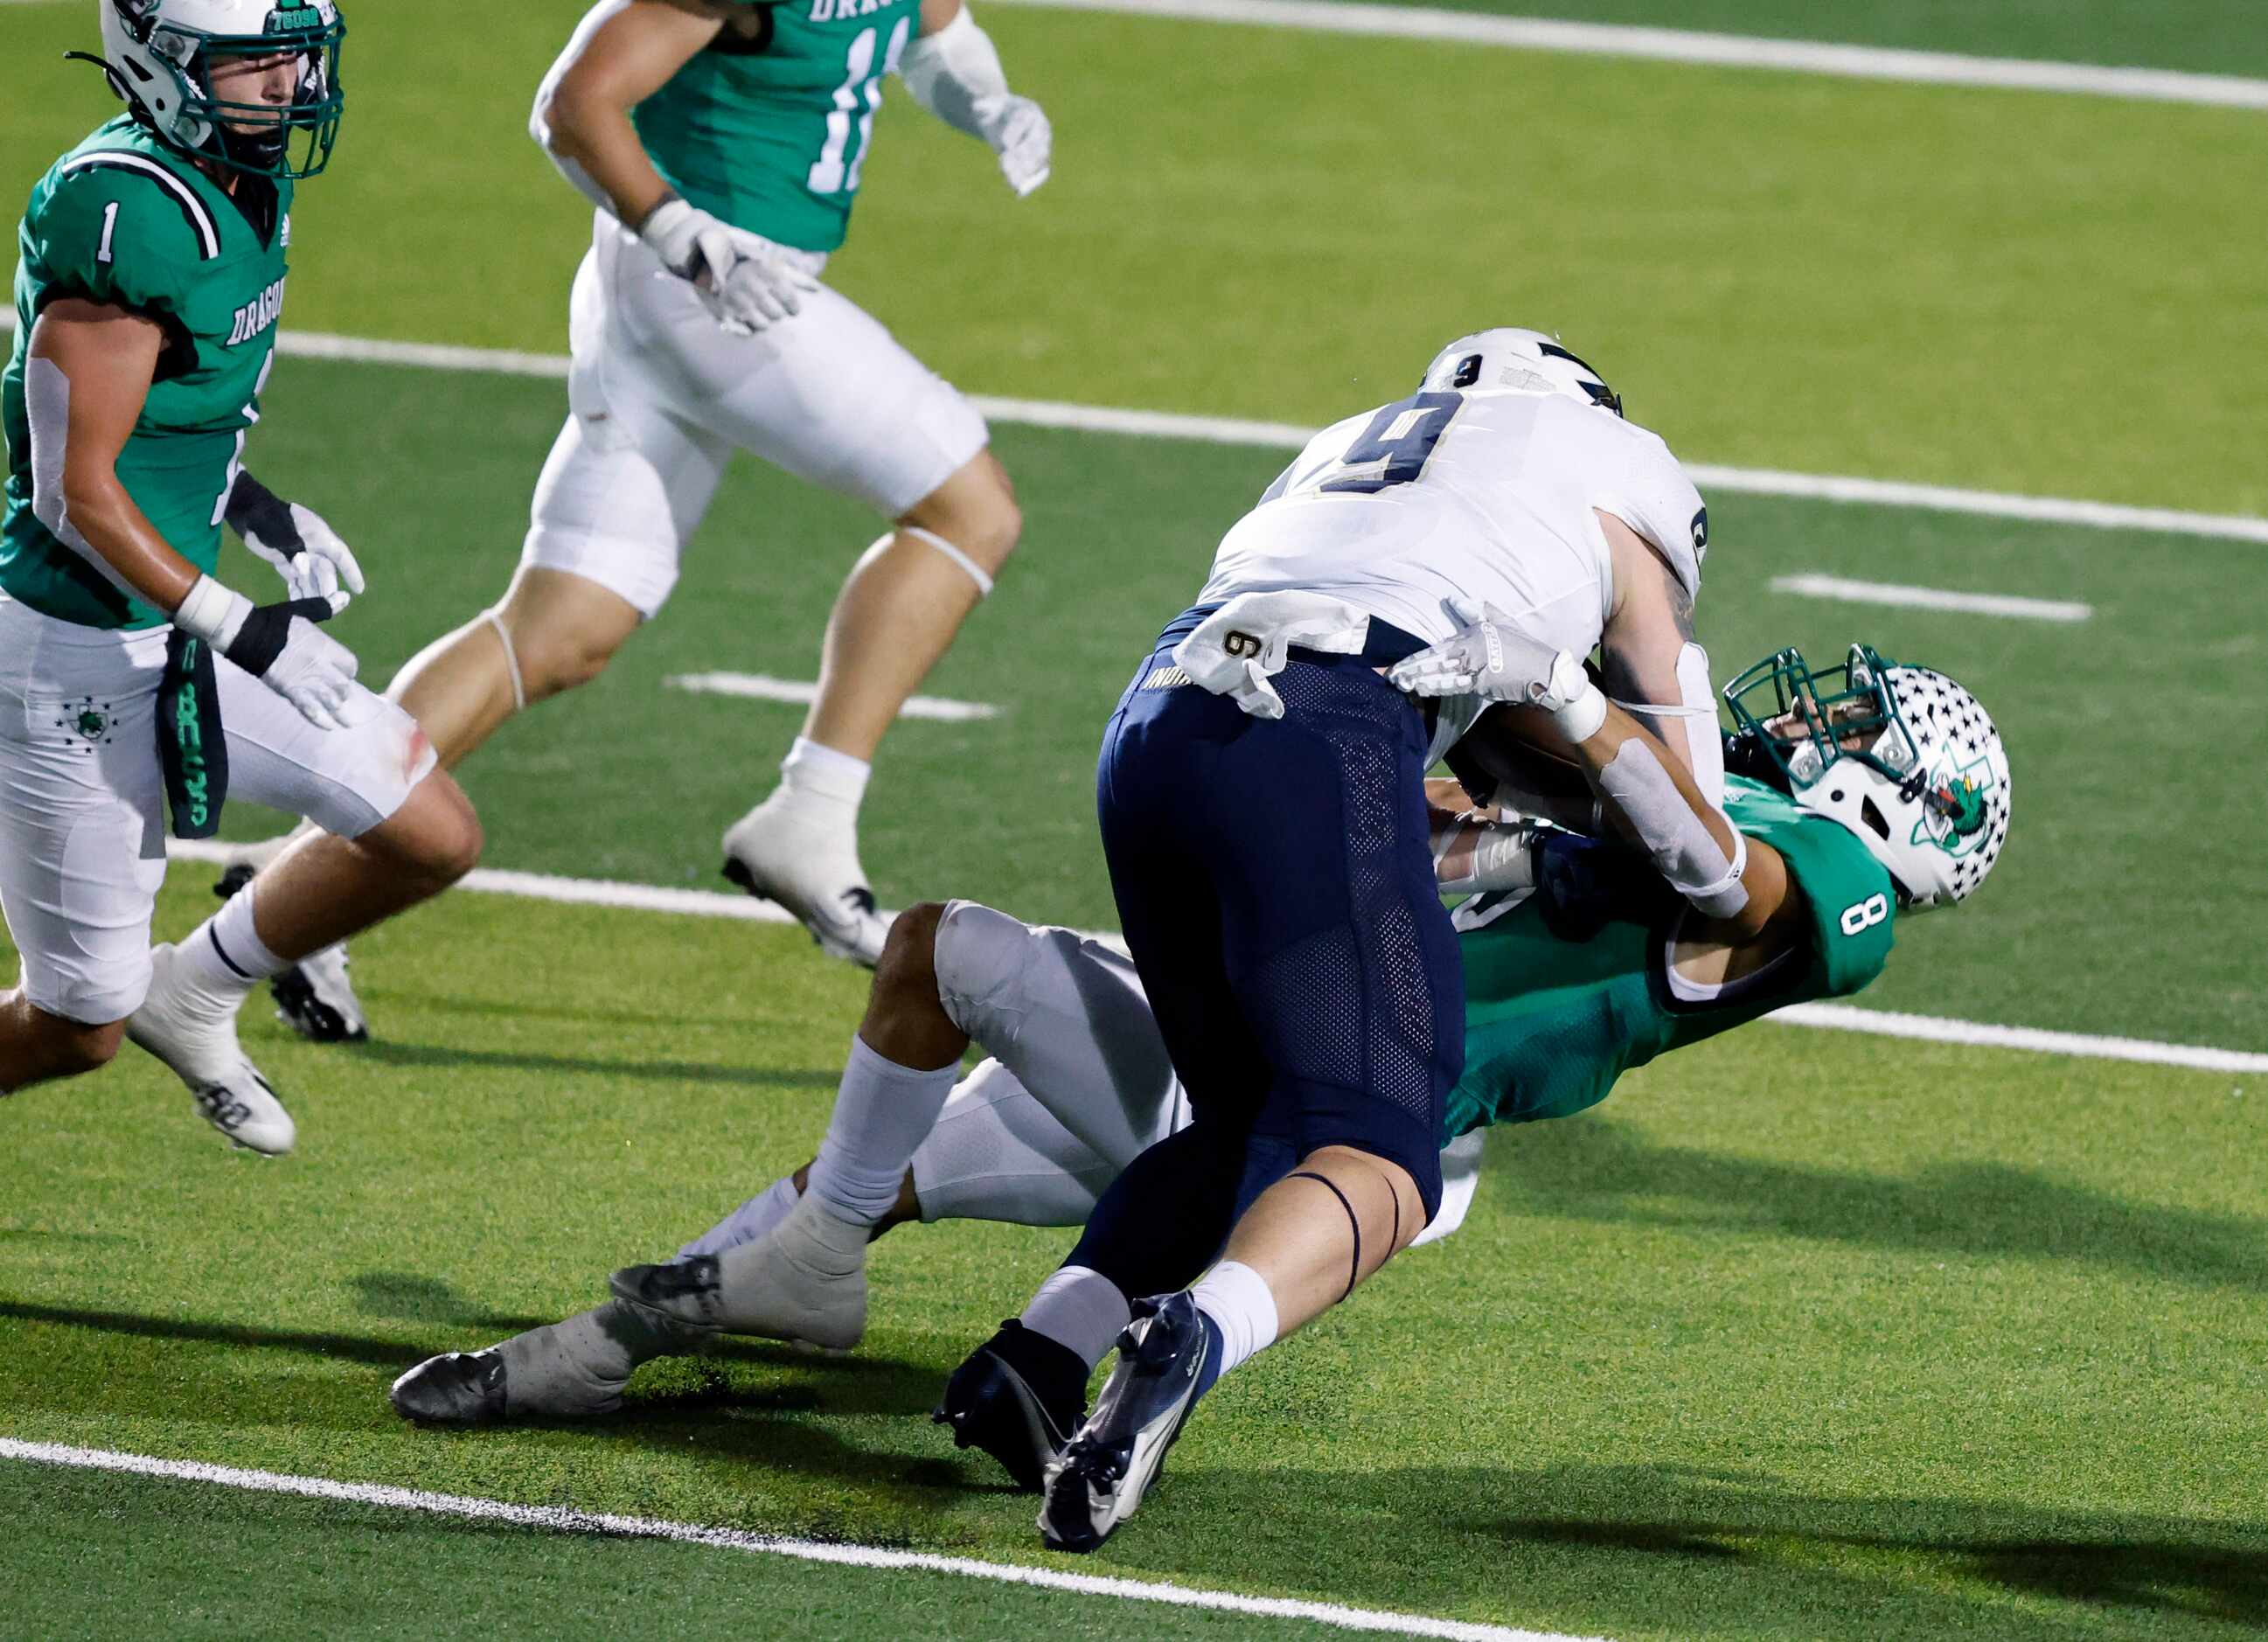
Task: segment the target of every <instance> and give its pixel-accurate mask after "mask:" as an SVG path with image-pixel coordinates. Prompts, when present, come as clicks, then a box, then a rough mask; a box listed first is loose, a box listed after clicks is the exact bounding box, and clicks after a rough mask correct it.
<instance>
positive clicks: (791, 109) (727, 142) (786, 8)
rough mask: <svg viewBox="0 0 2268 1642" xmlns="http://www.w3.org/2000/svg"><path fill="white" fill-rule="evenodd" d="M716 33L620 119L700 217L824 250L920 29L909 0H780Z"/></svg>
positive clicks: (841, 225) (842, 226) (836, 236)
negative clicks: (890, 79) (885, 87)
mask: <svg viewBox="0 0 2268 1642" xmlns="http://www.w3.org/2000/svg"><path fill="white" fill-rule="evenodd" d="M757 10H758V11H759V12H760V15H761V18H762V25H761V27H760V28H759V30H758V32H757V33H755V34H754V35H752V36H743V35H740V34H739V33H735V32H734V31H733V29H732V28H730V27H727V28H725V30H724V31H723V32H722V33H719V34H718V36H717V39H716V40H715V41H714V42H713V43H712V44H711V46H710V47H709V48H708V49H707V50H705V51H703V52H701V53H699V54H697V55H696V56H695V57H694V58H693V60H692V61H691V62H689V63H687V64H686V65H685V66H684V67H683V68H681V69H680V70H678V71H677V72H676V74H675V75H674V76H673V77H671V79H670V81H669V83H668V84H667V85H664V86H663V87H662V88H661V89H660V90H659V91H658V92H655V93H654V94H653V95H652V96H651V97H649V98H647V99H645V100H644V102H642V103H640V104H639V105H638V106H637V107H636V108H635V109H633V110H632V111H631V113H630V120H631V122H632V123H633V124H634V125H636V126H637V134H638V139H639V141H641V142H642V143H644V144H645V151H646V153H647V155H648V157H649V158H652V161H653V163H654V166H655V168H656V169H657V170H659V172H660V173H661V174H662V176H663V177H664V178H665V179H666V180H667V181H668V183H669V186H670V187H671V188H675V189H676V190H677V191H678V192H679V193H680V194H681V195H684V196H685V197H686V198H687V199H688V200H689V201H690V202H693V203H694V204H696V205H697V206H699V207H700V208H701V209H702V210H704V211H707V212H709V213H710V214H711V215H712V216H714V217H718V218H719V219H721V220H723V221H725V222H728V223H730V224H732V225H733V226H734V227H735V228H744V229H746V230H747V232H750V233H758V234H762V235H763V236H764V238H765V239H772V240H777V242H778V243H780V244H781V245H784V246H792V247H795V248H796V249H798V250H800V251H832V250H834V249H835V248H836V247H837V246H839V245H841V244H842V243H843V235H844V234H845V233H847V232H849V231H850V225H851V199H852V197H853V196H854V195H857V193H858V173H859V171H860V170H861V169H862V168H863V167H864V166H865V163H866V150H867V147H868V144H870V143H871V142H872V140H873V135H874V114H875V111H876V110H877V109H879V108H880V107H881V106H882V76H883V75H885V74H887V73H888V72H889V71H890V70H892V69H893V68H895V67H896V66H897V61H898V55H899V54H900V53H901V52H902V51H904V50H905V48H906V45H907V42H909V40H912V39H913V38H914V36H915V35H916V34H917V33H920V32H921V6H920V4H919V0H785V4H778V5H762V6H760V7H759V8H757Z"/></svg>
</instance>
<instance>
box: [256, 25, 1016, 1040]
mask: <svg viewBox="0 0 2268 1642" xmlns="http://www.w3.org/2000/svg"><path fill="white" fill-rule="evenodd" d="M893 71H895V73H896V74H897V75H898V77H899V78H900V79H901V80H902V81H903V82H904V84H905V87H906V90H907V92H909V94H910V95H911V96H912V98H913V99H914V100H915V101H916V102H917V103H919V104H921V105H922V106H923V107H925V108H927V109H928V110H929V111H930V112H931V113H932V114H935V115H936V116H937V117H938V118H939V119H940V120H943V121H945V122H946V124H948V125H951V126H953V127H954V128H955V129H959V130H961V131H964V132H966V133H968V135H970V136H975V137H977V138H979V139H980V140H982V141H983V142H984V143H986V144H989V145H990V147H991V148H992V149H993V150H994V151H996V152H997V153H998V156H999V162H1000V168H1001V171H1002V173H1004V175H1005V178H1006V180H1007V181H1008V183H1009V185H1010V186H1011V187H1013V188H1014V189H1015V190H1016V192H1017V193H1018V194H1019V195H1027V194H1029V193H1030V192H1032V190H1034V189H1035V188H1038V187H1039V186H1040V185H1041V184H1042V182H1044V181H1046V180H1047V177H1048V170H1049V149H1050V145H1051V140H1052V139H1051V136H1050V133H1049V126H1048V121H1047V118H1046V116H1045V115H1044V114H1042V112H1041V110H1040V107H1039V106H1038V105H1037V104H1036V103H1034V102H1033V101H1031V100H1030V99H1027V98H1022V97H1018V96H1015V95H1013V93H1011V92H1010V91H1009V90H1008V85H1007V81H1006V79H1005V77H1004V75H1003V73H1002V70H1001V67H1000V59H999V55H998V53H997V52H996V51H995V50H994V49H993V47H992V43H991V40H990V38H989V37H988V36H987V35H986V34H985V33H984V31H983V29H982V28H980V27H979V26H977V24H976V18H974V17H973V16H972V15H971V14H970V12H969V11H968V8H967V7H966V6H965V5H963V4H961V0H788V3H787V4H764V3H761V0H601V4H599V5H596V6H594V7H593V8H592V10H591V11H589V12H588V13H587V14H586V15H585V17H584V18H583V20H582V23H581V25H580V26H578V28H577V29H576V31H575V33H574V36H573V38H572V39H571V40H569V41H568V44H567V47H566V49H565V50H564V51H563V52H562V53H561V54H560V56H559V59H558V61H557V62H556V63H554V64H553V65H552V68H551V71H550V73H549V75H548V76H547V77H546V78H545V79H544V82H543V85H542V88H541V90H540V91H539V92H537V94H536V100H535V111H534V120H533V123H532V129H533V131H534V136H535V137H536V140H537V141H538V142H540V143H541V144H543V146H544V148H545V150H546V151H547V152H549V155H550V156H551V158H552V161H553V163H554V164H555V165H556V166H558V168H559V170H560V172H561V173H563V175H564V176H565V177H566V179H567V180H568V181H570V182H571V183H572V184H574V186H575V187H576V188H578V189H580V190H581V191H582V192H583V193H584V194H585V195H588V196H589V197H590V199H591V202H592V203H593V205H595V206H596V207H597V211H596V214H595V217H594V219H593V234H592V247H591V250H590V253H589V254H587V255H586V256H585V258H584V259H583V265H582V268H581V269H580V270H579V271H578V273H577V275H576V276H575V289H574V298H573V302H572V307H571V323H570V333H571V342H572V346H573V353H574V363H573V367H572V371H571V376H570V378H569V382H568V402H569V406H570V411H571V414H570V415H569V416H568V419H567V422H566V425H565V426H564V427H563V428H562V429H561V431H560V434H559V438H558V441H557V442H556V444H555V445H553V446H552V450H551V455H550V458H549V460H548V461H547V462H546V463H545V464H544V468H543V474H542V476H541V478H540V479H539V480H538V481H537V482H536V489H535V498H534V506H533V510H532V512H533V519H532V521H531V523H530V526H529V528H528V533H527V542H526V545H525V547H524V549H523V551H522V554H521V559H520V565H519V571H518V572H517V573H516V574H515V575H514V576H513V578H512V585H511V586H510V587H509V588H507V589H506V590H505V593H504V598H503V599H502V600H501V601H500V602H498V603H497V605H496V606H495V607H492V608H490V609H488V610H485V611H482V613H481V614H480V615H477V616H475V618H474V619H473V620H472V621H471V622H468V623H467V624H466V625H464V626H463V627H460V628H459V629H457V630H455V631H454V632H453V633H450V634H447V635H446V636H445V637H442V638H440V639H438V640H437V641H435V642H434V643H433V644H431V645H429V646H428V647H427V648H426V649H425V650H424V651H423V652H421V653H419V654H418V655H417V656H416V657H415V658H413V659H411V660H410V661H409V664H408V665H407V666H404V667H403V668H402V669H401V672H400V674H397V675H396V676H395V678H394V682H393V685H392V686H391V687H390V688H389V689H388V692H387V693H388V695H389V696H392V697H393V698H394V700H396V701H398V702H400V703H401V705H402V706H403V707H404V708H406V709H407V710H408V711H409V713H410V715H411V716H412V717H413V718H416V720H417V722H418V723H419V724H420V725H423V727H424V729H425V732H426V733H427V734H428V735H430V736H431V738H432V740H433V743H434V746H435V747H437V748H438V750H439V753H440V756H441V762H442V763H443V764H444V765H445V766H448V767H452V768H453V767H454V766H455V764H456V763H457V762H458V761H459V760H460V759H462V758H464V757H465V756H466V755H468V754H469V753H471V752H472V751H473V749H474V748H475V747H479V746H480V745H481V743H482V742H483V741H485V740H487V739H488V738H489V736H490V735H491V734H492V733H495V731H496V730H497V726H498V725H502V724H503V723H504V720H505V719H507V718H511V717H512V715H513V714H514V713H516V712H518V711H520V710H521V709H523V708H525V707H527V705H528V704H529V703H532V702H537V701H541V700H542V699H543V698H544V697H546V696H555V695H557V694H558V693H559V692H560V691H562V690H565V689H570V688H573V687H574V686H576V685H578V684H582V683H585V682H586V681H589V680H591V679H593V678H594V677H596V676H597V675H598V674H599V672H600V669H602V668H603V667H604V666H606V665H607V663H608V660H609V659H611V658H612V657H613V656H614V654H615V652H616V651H617V650H618V649H620V648H621V647H622V644H623V642H624V641H625V640H627V639H628V638H629V637H630V634H631V633H633V632H634V631H636V630H637V628H638V626H639V624H640V623H642V622H644V621H646V620H647V619H648V618H650V617H652V615H655V614H656V613H657V612H658V611H659V610H660V608H661V607H662V604H663V603H664V601H665V600H667V598H668V597H669V593H670V589H671V587H672V586H673V585H674V584H675V583H676V580H677V574H678V564H679V560H680V558H681V556H682V555H683V553H684V551H685V548H686V544H687V542H688V541H689V540H690V539H691V537H692V535H693V533H694V532H695V531H696V529H697V528H698V527H699V526H700V524H701V521H702V519H703V515H704V514H705V513H706V512H708V509H709V504H710V499H711V497H712V496H714V494H715V492H716V489H717V484H718V480H719V479H720V478H721V477H722V476H723V474H724V471H725V464H726V462H727V460H729V459H730V458H731V456H732V454H733V452H734V451H735V450H746V451H750V452H753V453H755V454H756V455H757V456H760V457H762V459H763V460H766V461H768V462H770V463H771V464H773V465H774V466H775V467H777V468H784V469H785V470H786V471H787V472H789V473H791V474H793V475H796V476H798V477H799V478H802V479H806V480H808V481H810V482H812V483H814V484H820V485H824V486H825V487H827V488H828V490H834V491H836V492H837V493H838V494H840V495H843V496H846V497H852V498H854V499H857V500H859V501H863V502H865V503H866V504H868V505H870V506H872V507H873V509H874V510H875V511H876V512H878V513H880V515H881V516H882V517H883V518H885V519H889V520H890V521H892V527H891V529H890V530H889V531H888V532H887V534H884V535H883V536H881V537H880V539H879V540H877V541H875V542H874V543H873V546H871V547H870V548H868V549H866V551H865V554H864V555H863V556H861V557H860V558H859V560H858V563H857V564H856V565H855V566H854V567H853V568H852V570H851V575H850V578H849V579H848V580H847V581H845V582H844V584H843V590H842V592H841V593H840V594H839V595H838V596H837V597H836V602H835V608H834V612H833V614H832V615H830V616H829V618H828V625H827V632H826V637H825V638H824V640H823V641H822V644H821V653H820V664H819V693H818V696H817V697H816V699H814V702H813V703H812V707H811V711H810V713H809V714H808V716H807V717H806V719H805V721H804V725H803V733H801V734H800V735H799V736H798V737H797V739H796V740H795V743H794V746H793V747H792V748H791V749H790V751H789V753H788V755H787V758H786V760H785V762H784V763H783V764H782V765H781V767H780V777H781V779H780V784H779V786H778V788H777V790H776V791H775V792H773V793H772V794H771V796H770V798H769V799H766V800H765V801H764V802H763V803H762V804H760V805H758V806H756V807H755V809H753V810H751V811H750V812H749V813H748V814H747V815H745V816H743V817H742V818H741V819H740V821H738V822H736V823H735V824H734V825H733V827H732V828H731V829H730V830H729V831H727V832H726V833H725V841H724V848H725V873H726V875H727V876H728V877H730V878H731V879H732V880H733V881H734V882H736V883H739V884H740V885H741V886H742V887H745V888H746V889H747V890H748V891H749V893H751V894H753V895H762V896H765V897H768V898H770V899H771V900H774V901H777V902H779V903H780V904H782V905H783V906H784V907H786V908H787V909H789V910H790V911H792V912H793V913H794V914H795V915H796V917H799V918H800V919H801V920H802V921H803V922H804V924H806V925H807V926H808V927H809V928H810V930H811V931H812V933H813V935H814V938H815V939H817V940H818V941H819V943H820V945H821V946H823V947H824V948H825V949H826V950H827V951H828V952H830V953H833V954H837V955H839V956H843V957H848V958H851V959H854V960H856V961H858V962H861V963H865V964H869V965H871V964H872V963H873V961H874V960H875V957H876V955H877V954H880V951H881V946H882V936H883V933H884V931H885V930H886V929H887V918H886V917H885V916H884V915H883V914H881V913H880V912H879V911H878V910H877V909H876V907H875V902H874V896H873V893H872V892H871V891H870V890H869V889H868V887H867V883H866V873H865V868H864V867H863V866H861V865H859V861H858V806H859V801H860V799H861V798H862V797H863V795H864V793H865V787H866V779H867V776H868V773H869V769H870V768H871V762H872V760H873V756H874V752H875V748H876V747H877V746H878V745H879V744H880V741H881V739H882V735H883V733H884V732H885V731H886V730H887V729H888V728H889V725H890V722H891V720H892V719H894V718H896V717H897V713H898V709H899V708H900V707H901V706H902V704H903V703H904V701H905V699H906V697H907V696H909V695H910V694H911V693H912V692H913V690H914V688H916V687H917V685H918V684H919V683H920V682H921V681H922V679H923V678H924V676H925V675H926V674H928V672H929V670H930V668H931V667H932V666H934V665H935V664H936V662H937V660H938V659H939V657H940V656H942V655H943V654H944V653H945V651H946V646H947V645H949V644H951V643H952V642H953V638H954V634H955V633H956V632H957V631H959V630H960V627H961V622H963V621H964V620H965V619H966V618H967V617H968V614H969V613H970V612H971V611H972V610H974V609H975V608H976V604H977V602H978V600H981V599H983V597H984V596H985V594H987V593H990V591H991V588H992V580H993V578H994V577H995V576H997V575H998V574H999V572H1000V569H1001V567H1002V565H1003V564H1004V563H1005V561H1006V559H1007V557H1008V555H1009V552H1010V550H1011V549H1013V548H1014V546H1015V545H1016V539H1017V536H1018V534H1019V532H1020V529H1021V527H1022V525H1021V516H1020V514H1019V512H1017V508H1016V503H1015V497H1014V495H1013V491H1012V490H1011V489H1010V487H1009V483H1008V477H1007V475H1006V473H1005V470H1004V469H1003V468H1001V466H1000V464H999V462H998V461H997V460H995V459H994V458H993V456H992V455H991V453H990V450H989V449H988V447H987V434H986V431H985V427H984V422H983V418H982V417H981V416H978V415H977V413H976V409H975V408H974V407H972V406H971V405H970V404H969V403H968V401H967V400H966V399H965V398H963V397H962V396H961V394H959V393H958V392H957V391H955V390H954V388H953V387H952V386H951V385H949V384H948V383H946V381H944V380H943V379H941V378H939V377H938V376H937V375H936V374H935V373H933V372H931V371H930V370H929V369H928V368H927V367H926V366H925V365H924V364H922V363H921V361H919V360H918V359H917V358H915V357H913V355H911V354H910V353H909V352H908V351H907V350H905V348H904V347H903V346H902V345H901V344H900V343H899V342H897V341H896V340H895V338H894V337H892V336H891V335H890V334H889V332H888V331H887V330H885V329H884V328H882V327H881V325H880V324H879V323H877V322H876V321H875V320H873V318H871V317H870V316H868V315H867V314H866V313H864V312H862V311H861V310H860V309H859V308H858V306H856V305H854V304H853V303H851V301H850V300H849V299H848V298H844V297H843V296H840V295H838V294H837V293H836V292H835V291H831V290H828V288H827V287H825V286H823V285H821V284H820V283H819V275H820V273H821V270H822V269H824V268H825V267H826V264H827V258H828V254H829V253H830V252H832V251H834V250H835V249H836V247H838V246H840V245H841V244H842V243H843V237H844V235H845V234H846V232H848V231H849V227H850V220H851V205H852V202H854V201H855V199H856V198H857V195H858V182H859V176H860V173H861V171H862V170H863V168H864V167H865V164H866V159H867V155H868V151H869V149H870V145H871V143H872V140H873V129H874V118H875V114H876V112H877V111H878V110H879V109H880V107H881V101H882V79H883V77H884V76H885V75H886V74H887V73H890V72H893ZM752 545H753V546H754V547H755V549H756V550H758V551H762V550H764V549H767V548H776V547H777V545H778V544H777V543H755V544H752ZM307 979H308V980H309V981H310V982H312V983H313V986H314V990H315V992H316V998H315V999H314V1001H313V1006H311V1007H310V1006H302V1005H298V1004H297V1003H295V1002H294V1001H293V1000H291V999H289V998H279V1001H280V1002H283V1003H284V1005H285V1012H286V1014H287V1016H288V1017H290V1018H291V1019H292V1020H293V1022H294V1024H295V1025H297V1026H298V1027H299V1028H300V1029H301V1030H302V1031H304V1032H306V1033H307V1034H308V1035H310V1036H315V1037H355V1036H360V1035H364V1025H363V1018H362V1012H361V1009H360V1006H359V1005H358V1004H357V1002H356V1001H355V999H354V997H353V993H352V991H351V990H350V988H349V987H348V985H347V983H346V977H345V971H344V966H343V965H342V963H340V962H338V961H336V959H335V956H334V955H331V954H326V955H325V959H324V961H323V962H322V963H321V964H320V965H319V966H316V967H315V968H312V969H311V970H310V971H309V973H308V976H307Z"/></svg>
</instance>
